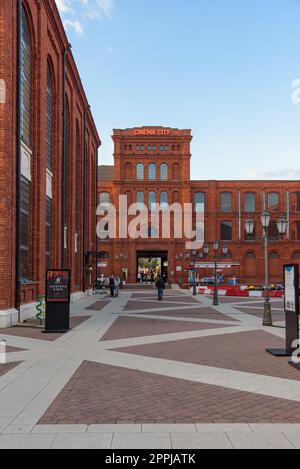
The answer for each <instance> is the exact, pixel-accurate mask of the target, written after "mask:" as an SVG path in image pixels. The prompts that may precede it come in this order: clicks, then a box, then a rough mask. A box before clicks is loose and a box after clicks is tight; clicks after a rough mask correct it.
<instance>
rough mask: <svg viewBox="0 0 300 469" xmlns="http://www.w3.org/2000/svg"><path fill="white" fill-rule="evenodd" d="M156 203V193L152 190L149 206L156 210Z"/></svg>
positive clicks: (150, 208)
mask: <svg viewBox="0 0 300 469" xmlns="http://www.w3.org/2000/svg"><path fill="white" fill-rule="evenodd" d="M155 204H156V193H155V192H153V191H151V192H149V196H148V208H149V210H153V211H155V208H156V207H155Z"/></svg>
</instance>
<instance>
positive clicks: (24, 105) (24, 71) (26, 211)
mask: <svg viewBox="0 0 300 469" xmlns="http://www.w3.org/2000/svg"><path fill="white" fill-rule="evenodd" d="M31 94H32V93H31V40H30V33H29V25H28V20H27V17H26V13H25V9H24V6H23V7H22V14H21V109H20V113H21V139H22V141H23V142H24V143H25V144H26V145H27V146H28V147H30V146H31V119H30V117H31ZM30 166H31V165H30V156H28V171H27V172H26V174H24V173H23V172H22V177H21V183H20V191H21V197H20V209H21V226H20V266H21V272H20V274H21V280H22V282H26V281H28V280H29V279H30V272H29V257H30V234H29V233H30V219H31V213H30V207H31V168H30Z"/></svg>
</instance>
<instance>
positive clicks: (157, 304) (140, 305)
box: [124, 300, 184, 311]
mask: <svg viewBox="0 0 300 469" xmlns="http://www.w3.org/2000/svg"><path fill="white" fill-rule="evenodd" d="M180 303H181V300H180V301H179V304H178V307H180V306H183V305H181V304H180ZM182 303H184V301H182ZM174 307H176V303H175V302H174V303H168V302H167V301H163V302H161V301H157V300H153V301H129V302H128V303H127V305H126V306H125V307H124V311H139V310H142V309H152V308H153V309H165V308H174Z"/></svg>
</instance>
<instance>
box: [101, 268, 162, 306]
mask: <svg viewBox="0 0 300 469" xmlns="http://www.w3.org/2000/svg"><path fill="white" fill-rule="evenodd" d="M152 282H153V286H154V285H155V286H156V288H157V291H158V301H162V300H163V294H164V290H165V288H166V280H165V278H164V276H163V275H161V274H158V275H157V277H156V278H155V276H154V273H153V278H152V276H151V283H152ZM120 288H122V280H121V279H120V278H119V277H115V276H114V275H111V276H110V277H109V289H110V296H111V297H112V298H117V297H118V296H119V289H120Z"/></svg>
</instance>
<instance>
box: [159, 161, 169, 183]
mask: <svg viewBox="0 0 300 469" xmlns="http://www.w3.org/2000/svg"><path fill="white" fill-rule="evenodd" d="M168 172H169V171H168V165H167V164H166V163H163V164H162V165H161V166H160V180H161V181H167V180H168Z"/></svg>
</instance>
